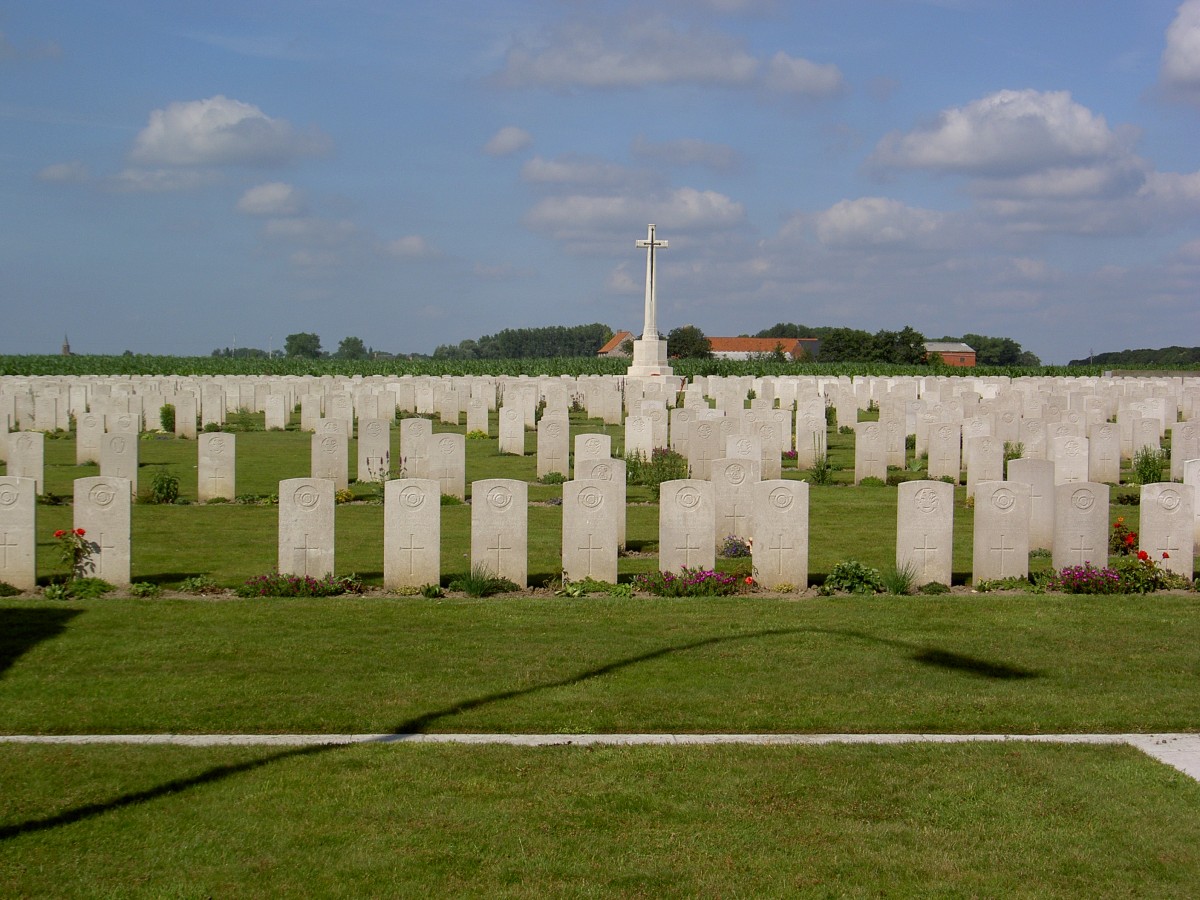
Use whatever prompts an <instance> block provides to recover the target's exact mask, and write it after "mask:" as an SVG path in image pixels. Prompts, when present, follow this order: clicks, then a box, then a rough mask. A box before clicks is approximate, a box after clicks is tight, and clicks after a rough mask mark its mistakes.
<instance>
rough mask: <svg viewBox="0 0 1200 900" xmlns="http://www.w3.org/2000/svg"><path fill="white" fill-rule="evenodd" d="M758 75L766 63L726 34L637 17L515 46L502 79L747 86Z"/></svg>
mask: <svg viewBox="0 0 1200 900" xmlns="http://www.w3.org/2000/svg"><path fill="white" fill-rule="evenodd" d="M758 69H759V61H758V60H757V59H755V58H754V57H753V56H751V55H750V54H749V53H747V52H746V51H745V50H744V49H742V48H741V47H740V46H738V44H737V43H736V42H735V41H733V40H732V39H730V38H728V37H726V36H725V35H723V34H720V33H717V32H711V31H700V30H696V29H691V30H687V31H683V30H680V29H677V28H676V27H674V26H673V25H671V24H670V23H669V22H667V21H666V20H665V19H663V18H661V17H657V16H656V17H653V18H650V19H645V18H634V17H632V16H631V17H630V18H628V19H626V20H625V21H624V22H623V23H621V24H618V25H615V26H614V25H610V24H609V23H607V22H605V23H598V22H587V23H585V22H574V23H570V24H567V25H564V26H562V27H560V28H558V29H557V30H555V31H554V32H552V33H551V34H550V35H548V37H547V38H546V39H545V40H543V41H541V42H540V43H539V44H538V45H536V46H533V45H530V44H520V45H517V46H514V47H512V48H511V49H510V50H509V52H508V55H507V58H506V60H505V63H504V68H503V70H502V72H501V74H500V78H501V81H502V83H504V84H506V85H508V86H510V87H549V88H560V87H572V86H574V87H589V88H635V87H643V86H645V85H651V84H680V83H691V84H709V85H725V86H746V85H749V84H750V83H751V82H752V81H753V80H754V78H755V77H756V76H757V74H758Z"/></svg>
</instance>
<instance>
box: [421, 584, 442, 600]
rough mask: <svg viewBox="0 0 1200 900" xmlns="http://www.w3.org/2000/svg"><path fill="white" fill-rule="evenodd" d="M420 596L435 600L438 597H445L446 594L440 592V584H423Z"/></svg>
mask: <svg viewBox="0 0 1200 900" xmlns="http://www.w3.org/2000/svg"><path fill="white" fill-rule="evenodd" d="M420 594H421V596H422V597H426V598H428V599H430V600H436V599H438V598H439V597H445V596H446V592H445V591H443V590H442V586H441V585H440V584H423V585H421V590H420Z"/></svg>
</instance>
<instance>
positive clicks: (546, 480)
mask: <svg viewBox="0 0 1200 900" xmlns="http://www.w3.org/2000/svg"><path fill="white" fill-rule="evenodd" d="M566 480H567V476H566V475H564V474H563V473H562V472H547V473H546V474H545V475H543V476H542V477H540V478H539V479H538V484H562V483H563V482H565V481H566Z"/></svg>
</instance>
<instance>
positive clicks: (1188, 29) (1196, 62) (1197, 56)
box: [1159, 0, 1200, 103]
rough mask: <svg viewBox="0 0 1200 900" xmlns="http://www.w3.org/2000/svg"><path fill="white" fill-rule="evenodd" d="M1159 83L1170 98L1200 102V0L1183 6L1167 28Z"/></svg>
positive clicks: (1181, 5) (1187, 2) (1193, 0)
mask: <svg viewBox="0 0 1200 900" xmlns="http://www.w3.org/2000/svg"><path fill="white" fill-rule="evenodd" d="M1159 82H1160V84H1161V85H1162V87H1163V88H1164V89H1165V90H1166V92H1167V94H1168V96H1175V97H1179V98H1181V99H1185V100H1190V101H1191V102H1193V103H1200V0H1186V2H1184V3H1181V4H1180V5H1179V9H1178V10H1177V12H1176V14H1175V20H1174V21H1173V22H1171V24H1170V26H1169V27H1168V28H1167V41H1166V47H1165V48H1164V49H1163V54H1162V65H1161V68H1160V69H1159Z"/></svg>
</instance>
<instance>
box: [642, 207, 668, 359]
mask: <svg viewBox="0 0 1200 900" xmlns="http://www.w3.org/2000/svg"><path fill="white" fill-rule="evenodd" d="M636 246H637V248H638V249H639V250H645V251H646V322H645V326H644V327H643V328H642V340H644V341H650V340H656V339H657V338H658V306H657V304H658V297H657V290H658V287H657V286H658V272H657V271H656V268H655V259H654V251H655V250H660V249H661V250H666V249H667V242H666V241H659V240H655V238H654V226H653V225H650V226H648V231H647V232H646V239H645V240H644V241H641V240H639V241H637V243H636Z"/></svg>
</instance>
